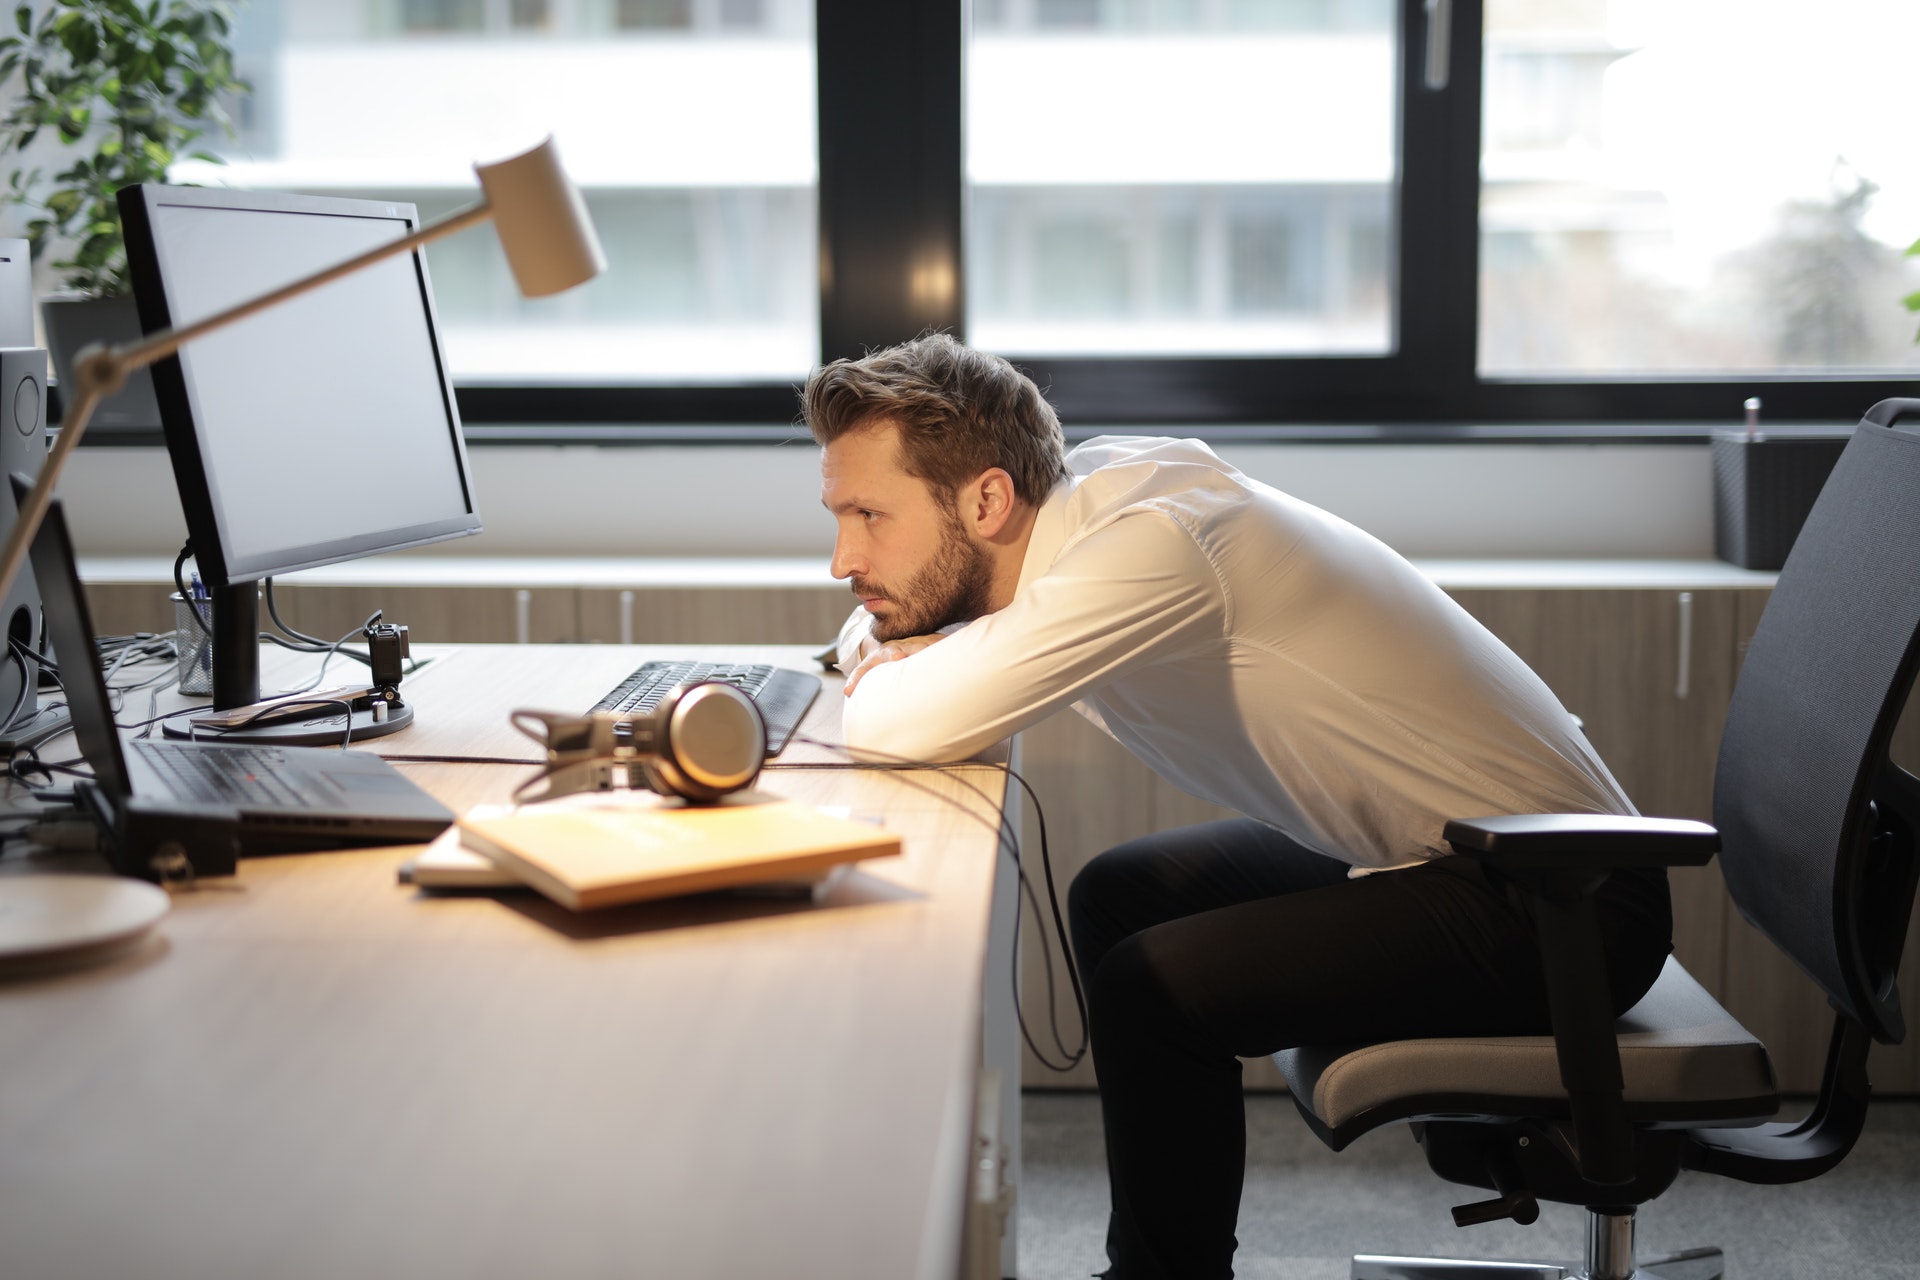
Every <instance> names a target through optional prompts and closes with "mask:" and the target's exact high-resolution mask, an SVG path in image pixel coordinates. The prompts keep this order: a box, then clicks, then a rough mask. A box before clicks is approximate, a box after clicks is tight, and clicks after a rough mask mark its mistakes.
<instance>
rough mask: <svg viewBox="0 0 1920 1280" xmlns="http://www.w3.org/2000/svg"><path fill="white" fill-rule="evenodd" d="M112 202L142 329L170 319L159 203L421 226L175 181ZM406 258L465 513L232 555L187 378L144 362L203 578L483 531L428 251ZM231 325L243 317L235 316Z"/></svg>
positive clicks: (274, 570)
mask: <svg viewBox="0 0 1920 1280" xmlns="http://www.w3.org/2000/svg"><path fill="white" fill-rule="evenodd" d="M118 199H119V206H120V221H121V226H122V229H123V231H124V234H125V238H126V246H127V267H128V273H129V276H130V277H131V279H132V281H133V289H134V299H135V302H136V304H137V307H138V309H139V313H140V326H141V328H142V330H144V331H145V332H147V333H154V332H157V331H158V330H161V329H165V328H170V327H172V325H173V316H172V311H171V307H170V305H169V303H168V300H167V294H166V285H165V282H164V278H163V267H164V249H163V247H162V246H161V244H160V242H159V240H158V238H157V237H156V236H155V235H154V231H153V227H154V222H155V214H156V212H157V211H158V210H159V209H160V208H162V207H164V206H167V205H189V206H195V207H201V208H212V209H231V210H237V211H245V212H260V213H295V214H322V215H331V216H341V217H365V218H376V219H378V220H380V221H382V222H397V223H403V224H404V225H405V227H406V231H405V232H403V233H402V234H411V233H412V232H414V231H417V230H419V227H420V217H419V212H418V210H417V209H416V208H415V207H414V206H413V205H412V204H411V203H409V202H407V201H403V200H368V199H361V198H356V197H347V196H315V195H301V194H294V193H290V192H273V191H242V190H235V189H232V188H225V187H175V186H163V185H160V184H157V183H143V184H140V185H137V186H129V187H123V188H122V189H121V190H120V192H119V193H118ZM407 257H408V258H409V259H411V261H412V263H413V270H414V280H415V283H416V284H417V285H418V288H419V298H420V304H421V308H422V310H423V312H424V314H425V317H426V322H427V333H428V338H429V340H430V342H431V345H432V348H433V355H434V361H435V363H436V366H437V370H436V372H437V373H438V377H439V383H440V395H441V403H442V405H443V406H444V408H445V411H446V429H447V432H448V435H449V443H450V444H451V446H452V449H453V456H454V460H455V465H456V467H457V468H458V470H459V476H460V490H461V495H462V497H463V499H464V500H465V503H466V513H465V514H464V515H458V516H450V517H447V518H445V519H441V520H435V521H428V522H425V523H421V524H415V525H407V526H402V527H400V528H395V529H390V530H383V531H380V532H377V533H368V534H363V535H356V536H353V537H349V538H338V539H333V540H330V541H327V542H320V543H310V544H307V545H304V546H295V547H287V548H282V549H280V550H278V551H276V552H274V553H272V554H270V555H253V556H237V555H236V554H235V552H234V550H233V548H232V547H231V546H230V545H229V542H228V538H227V531H226V529H225V527H224V525H223V521H222V520H221V516H220V503H219V495H218V493H217V492H216V486H215V484H214V481H213V479H212V477H211V476H210V475H209V474H208V472H207V469H206V465H205V461H204V457H203V451H202V448H201V436H200V432H199V429H198V426H197V423H196V419H195V406H194V401H193V396H192V395H191V394H190V392H189V391H188V388H187V380H186V375H185V373H184V371H183V369H182V367H181V364H180V359H179V357H178V356H168V357H167V358H166V359H164V360H160V361H158V362H156V363H155V364H154V365H153V366H152V368H153V386H154V394H155V396H156V398H157V399H158V400H159V403H160V420H161V427H162V431H163V433H164V435H165V438H166V444H167V454H168V457H169V458H170V459H171V460H172V464H173V476H174V484H175V486H176V487H177V488H178V490H179V493H180V506H181V509H182V513H183V514H184V515H185V517H186V522H187V534H188V536H189V537H190V538H191V539H192V542H193V554H194V560H195V562H196V564H197V566H198V568H199V572H200V576H201V578H202V579H203V580H205V581H206V582H207V583H208V585H210V586H232V585H235V584H238V583H243V582H252V581H257V580H258V579H261V578H267V577H275V576H278V575H280V574H283V573H292V572H294V571H296V570H299V569H310V568H314V567H316V566H318V565H325V564H337V563H339V562H341V561H343V560H356V559H359V558H361V557H363V556H370V555H378V554H381V553H384V552H389V551H403V550H406V549H408V548H410V547H419V546H425V545H427V544H429V543H434V542H442V541H445V540H447V539H449V538H459V537H467V536H470V535H472V534H476V533H479V532H480V531H481V527H482V526H481V521H480V510H479V505H478V503H477V502H476V501H475V498H474V491H473V472H472V468H471V466H470V464H469V462H468V459H467V448H466V439H465V436H464V433H463V432H462V430H461V426H460V409H459V404H458V402H457V401H456V399H455V397H454V390H453V378H452V375H451V373H450V371H449V369H448V366H447V357H446V349H445V347H444V345H443V343H442V341H441V328H440V317H439V312H438V309H437V308H436V306H435V304H434V299H433V287H432V281H431V278H430V277H429V275H428V272H427V262H426V254H425V252H424V251H423V250H422V249H418V248H416V249H414V250H412V251H411V252H410V253H409V254H407ZM238 323H241V324H245V323H247V322H246V321H245V320H242V321H239V322H238ZM365 476H366V481H365V482H366V483H369V484H381V483H387V482H388V480H387V478H386V477H383V476H382V475H381V473H380V469H379V459H377V458H370V459H367V460H366V470H365Z"/></svg>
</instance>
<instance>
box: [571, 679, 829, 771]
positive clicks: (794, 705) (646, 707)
mask: <svg viewBox="0 0 1920 1280" xmlns="http://www.w3.org/2000/svg"><path fill="white" fill-rule="evenodd" d="M697 680H722V681H725V682H726V683H727V684H730V685H732V686H733V687H734V688H736V689H738V690H740V692H742V693H744V694H746V695H747V696H748V697H749V698H752V699H753V701H754V704H755V705H756V706H758V707H759V708H760V715H761V716H762V718H764V719H765V720H766V722H767V754H768V755H770V756H774V755H778V754H780V752H781V751H782V750H783V749H784V748H785V747H786V745H787V740H788V739H789V738H791V737H793V731H794V730H795V729H798V728H799V727H800V719H801V717H802V716H804V715H806V714H807V708H808V707H810V706H812V705H813V700H814V698H816V697H818V696H819V693H820V677H819V676H813V675H808V674H807V673H806V672H804V671H789V670H788V669H787V668H785V667H775V666H769V665H767V664H766V663H759V662H754V663H733V664H729V663H714V662H671V661H664V662H648V663H645V664H643V665H642V666H641V667H640V668H639V669H638V670H636V671H635V672H634V673H633V674H632V675H630V676H628V677H627V678H626V679H625V680H622V681H621V682H620V683H619V685H618V686H617V687H616V688H614V690H613V691H612V692H610V693H609V694H607V696H606V697H604V698H602V699H600V701H599V702H597V703H595V704H594V706H593V709H594V710H595V711H615V712H623V713H625V712H636V711H639V712H644V711H651V710H653V709H654V708H655V707H656V706H658V705H659V704H660V699H662V698H664V697H666V696H667V695H668V694H669V693H671V692H673V691H674V690H675V689H677V688H679V687H680V686H681V685H683V684H692V683H694V682H695V681H697Z"/></svg>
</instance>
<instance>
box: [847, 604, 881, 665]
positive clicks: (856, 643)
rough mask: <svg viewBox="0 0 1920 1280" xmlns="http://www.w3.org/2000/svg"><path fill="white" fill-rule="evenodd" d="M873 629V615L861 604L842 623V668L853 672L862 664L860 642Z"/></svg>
mask: <svg viewBox="0 0 1920 1280" xmlns="http://www.w3.org/2000/svg"><path fill="white" fill-rule="evenodd" d="M872 631H873V615H872V614H870V613H868V612H867V610H866V607H865V606H864V605H863V606H860V607H858V608H856V609H854V611H853V612H852V613H850V614H848V615H847V620H846V621H845V622H844V623H842V624H841V625H840V640H839V649H840V670H841V671H842V672H843V673H844V672H851V671H852V670H853V669H854V668H855V667H857V666H859V665H860V642H861V641H862V640H865V639H866V638H867V636H868V635H869V634H871V633H872Z"/></svg>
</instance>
